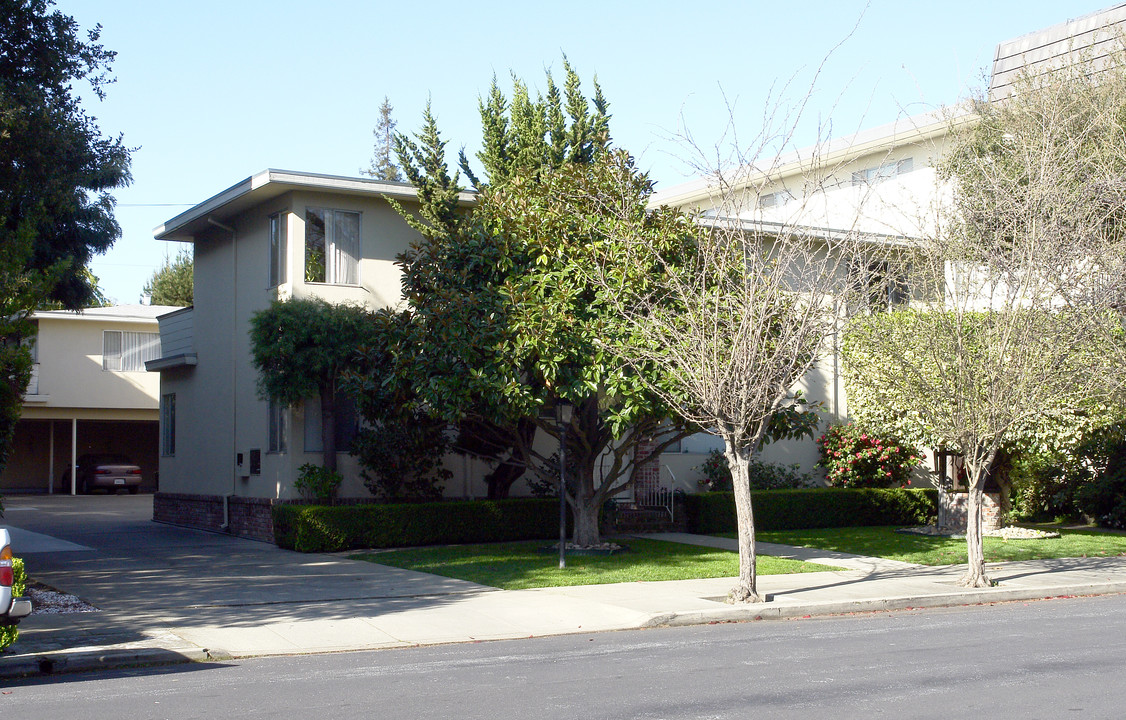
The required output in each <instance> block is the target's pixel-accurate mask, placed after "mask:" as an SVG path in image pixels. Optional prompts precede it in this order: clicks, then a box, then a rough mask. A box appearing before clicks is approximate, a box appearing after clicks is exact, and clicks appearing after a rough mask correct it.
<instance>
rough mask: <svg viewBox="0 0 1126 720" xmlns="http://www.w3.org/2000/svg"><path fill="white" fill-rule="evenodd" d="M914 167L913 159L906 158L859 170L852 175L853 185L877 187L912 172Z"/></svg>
mask: <svg viewBox="0 0 1126 720" xmlns="http://www.w3.org/2000/svg"><path fill="white" fill-rule="evenodd" d="M913 165H914V163H913V162H912V160H911V158H904V159H902V160H892V161H891V162H886V163H882V164H880V165H875V166H873V167H870V168H864V169H863V170H857V171H856V172H854V173H853V174H852V184H853V185H875V184H876V183H881V182H883V181H884V180H890V179H892V178H893V177H897V176H899V175H904V174H906V173H909V172H911V168H912V166H913Z"/></svg>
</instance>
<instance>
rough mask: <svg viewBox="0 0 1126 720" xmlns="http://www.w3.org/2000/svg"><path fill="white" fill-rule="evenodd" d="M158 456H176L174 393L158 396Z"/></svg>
mask: <svg viewBox="0 0 1126 720" xmlns="http://www.w3.org/2000/svg"><path fill="white" fill-rule="evenodd" d="M160 454H161V455H165V456H171V455H175V454H176V393H168V394H166V395H161V396H160Z"/></svg>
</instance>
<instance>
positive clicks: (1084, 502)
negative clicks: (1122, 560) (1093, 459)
mask: <svg viewBox="0 0 1126 720" xmlns="http://www.w3.org/2000/svg"><path fill="white" fill-rule="evenodd" d="M1123 429H1124V428H1123V426H1122V425H1118V426H1115V427H1114V428H1111V429H1110V432H1108V433H1106V434H1105V435H1104V436H1103V438H1102V439H1103V442H1102V443H1101V445H1100V446H1099V452H1098V459H1099V460H1102V463H1101V465H1100V466H1099V471H1098V472H1097V473H1096V474H1095V477H1094V479H1093V480H1091V482H1089V483H1087V484H1085V485H1083V486H1081V487H1080V488H1079V489H1078V490H1076V492H1075V501H1076V504H1077V505H1078V507H1079V509H1081V510H1082V511H1083V512H1085V513H1086V514H1087V515H1090V516H1091V517H1092V518H1094V520H1095V522H1097V523H1098V524H1099V525H1102V526H1103V527H1109V528H1118V529H1126V434H1124V433H1123Z"/></svg>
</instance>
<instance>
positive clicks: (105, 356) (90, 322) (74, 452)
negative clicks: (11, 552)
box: [0, 305, 174, 493]
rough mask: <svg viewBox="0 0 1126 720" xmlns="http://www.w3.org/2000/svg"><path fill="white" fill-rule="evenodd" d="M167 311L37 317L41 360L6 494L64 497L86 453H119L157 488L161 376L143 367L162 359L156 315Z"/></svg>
mask: <svg viewBox="0 0 1126 720" xmlns="http://www.w3.org/2000/svg"><path fill="white" fill-rule="evenodd" d="M173 309H174V308H170V307H164V306H148V305H119V306H115V307H102V308H89V309H86V310H83V311H82V312H70V311H65V310H49V311H39V312H36V313H35V314H34V315H33V316H32V318H31V320H32V322H33V323H35V325H36V326H37V328H38V333H37V335H36V337H35V339H34V341H33V342H32V343H31V351H32V354H33V358H34V360H35V365H34V369H33V373H32V378H31V383H30V384H29V387H28V389H27V393H26V394H25V395H24V401H23V411H22V415H21V418H20V421H19V423H18V424H17V426H16V434H15V438H14V440H13V443H12V454H11V456H10V458H9V460H8V463H7V465H6V467H5V468H4V472H3V475H0V489H3V490H5V491H22V492H29V491H30V492H65V493H70V492H72V490H74V489H75V488H74V487H72V483H70V482H69V480H65V479H64V476H65V477H71V476H72V475H73V474H72V473H68V472H67V471H68V469H69V468H70V467H71V466H72V465H73V463H74V462H75V461H76V459H77V458H78V457H79V456H81V455H84V454H87V453H120V454H124V455H127V456H128V457H129V458H130V459H132V460H133V462H135V463H136V464H138V465H140V467H141V470H142V473H143V478H144V482H143V485H144V486H145V487H148V488H151V487H154V486H155V482H156V472H157V435H158V432H159V429H158V426H159V423H158V414H157V395H158V392H159V387H160V383H159V378H158V376H156V375H155V374H153V373H148V372H146V371H145V362H146V361H147V360H151V359H154V358H157V357H160V335H159V332H158V327H157V320H156V318H157V316H158V315H162V314H164V313H167V312H169V311H170V310H173Z"/></svg>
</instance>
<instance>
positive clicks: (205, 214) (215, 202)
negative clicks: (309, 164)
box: [153, 169, 476, 242]
mask: <svg viewBox="0 0 1126 720" xmlns="http://www.w3.org/2000/svg"><path fill="white" fill-rule="evenodd" d="M290 190H312V191H320V192H338V193H347V194H353V195H373V196H377V197H390V198H394V199H396V200H403V201H407V202H414V201H416V200H417V199H418V191H417V190H416V189H415V188H414V186H413V185H410V184H409V183H396V182H386V181H383V180H372V179H365V178H354V177H344V176H341V175H324V174H319V173H305V172H294V171H291V170H273V169H268V170H263V171H262V172H259V173H257V174H255V175H251V176H250V177H248V178H246V179H245V180H243V181H242V182H239V183H236V184H234V185H232V186H231V187H229V188H227V189H226V190H223V191H222V192H220V193H219V194H217V195H214V196H212V197H210V198H208V199H207V200H204V201H203V202H201V203H199V204H198V205H196V206H195V207H193V208H191V209H189V210H186V211H184V212H182V213H180V214H179V215H177V216H176V217H174V218H172V219H171V220H168V221H167V222H165V223H163V224H161V225H158V226H157V227H155V228H153V237H154V238H156V239H157V240H173V241H177V242H192V241H193V234H192V232H191V228H192V227H193V226H198V225H200V224H201V223H205V222H206V220H207V219H208V218H211V217H214V218H215V219H217V220H223V219H225V218H226V217H229V216H230V215H233V214H235V213H236V212H238V211H240V210H242V209H244V208H245V207H248V206H250V205H253V204H255V202H257V201H261V200H266V199H268V198H270V197H274V196H276V195H281V194H282V193H284V192H288V191H290ZM475 198H476V194H475V193H473V192H470V191H462V192H461V193H460V194H459V195H458V201H459V202H461V203H462V204H466V205H468V204H471V203H473V202H474V201H475Z"/></svg>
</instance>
